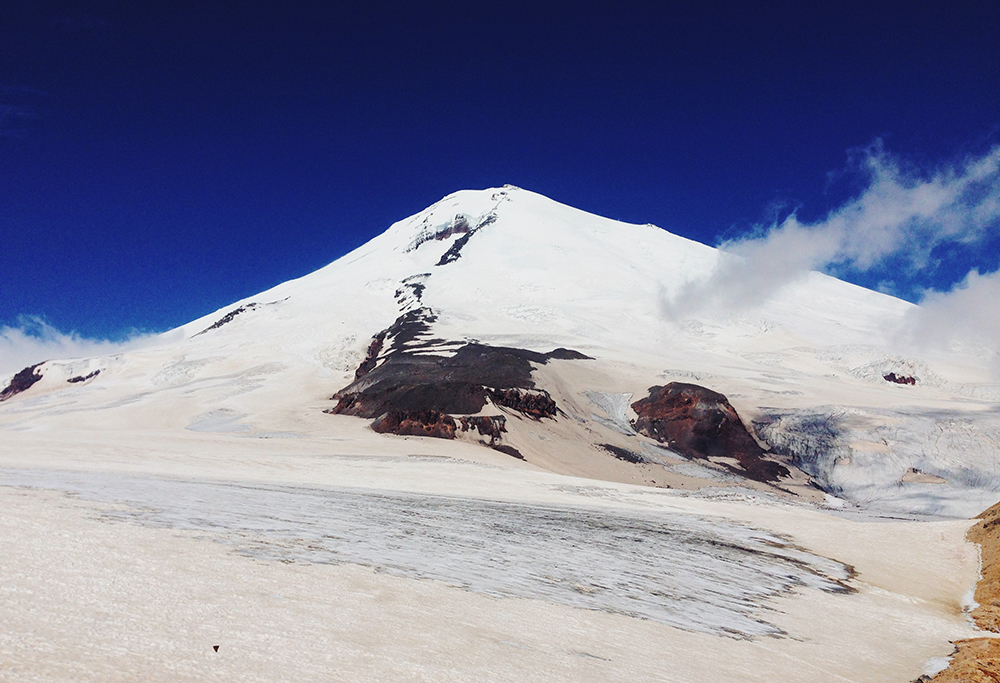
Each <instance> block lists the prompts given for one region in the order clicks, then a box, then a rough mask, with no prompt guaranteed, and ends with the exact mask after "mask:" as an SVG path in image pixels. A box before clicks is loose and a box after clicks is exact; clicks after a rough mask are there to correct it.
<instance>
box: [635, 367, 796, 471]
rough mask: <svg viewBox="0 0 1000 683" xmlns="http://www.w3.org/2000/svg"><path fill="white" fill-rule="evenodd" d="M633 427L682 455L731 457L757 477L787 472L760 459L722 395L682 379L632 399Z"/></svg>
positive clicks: (760, 453)
mask: <svg viewBox="0 0 1000 683" xmlns="http://www.w3.org/2000/svg"><path fill="white" fill-rule="evenodd" d="M632 409H633V410H634V411H635V412H636V415H638V419H636V421H635V430H636V431H637V432H639V433H641V434H645V435H646V436H649V437H651V438H653V439H656V440H657V441H659V442H661V443H665V444H667V446H668V447H670V448H671V449H672V450H674V451H676V452H678V453H680V454H681V455H684V456H686V457H688V458H701V459H707V458H711V457H726V458H735V459H736V460H737V461H738V462H739V465H740V469H739V470H737V471H738V472H739V473H740V474H742V475H744V476H746V477H748V478H750V479H754V480H756V481H762V482H773V481H776V480H777V479H778V478H779V477H782V476H788V474H789V472H788V469H787V468H785V467H784V466H783V465H781V464H780V463H777V462H773V461H771V460H766V459H765V457H764V450H763V449H762V448H761V447H760V445H758V443H757V442H756V441H755V440H754V438H753V437H752V436H751V435H750V433H749V432H748V431H747V429H746V427H745V426H744V425H743V422H742V421H741V420H740V417H739V415H737V413H736V410H735V409H734V408H733V406H732V405H730V403H729V401H728V399H726V397H725V396H724V395H722V394H720V393H718V392H715V391H712V390H711V389H706V388H705V387H702V386H698V385H697V384H686V383H683V382H671V383H670V384H668V385H666V386H654V387H650V389H649V396H648V397H647V398H644V399H641V400H639V401H636V402H635V403H633V404H632Z"/></svg>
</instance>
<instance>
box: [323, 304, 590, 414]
mask: <svg viewBox="0 0 1000 683" xmlns="http://www.w3.org/2000/svg"><path fill="white" fill-rule="evenodd" d="M410 322H412V321H410ZM407 324H408V323H404V324H403V327H404V328H406V325H407ZM390 329H391V328H390ZM406 332H407V334H409V335H411V336H415V335H414V334H413V328H412V327H409V328H406ZM393 346H394V347H397V350H396V351H394V352H391V353H389V354H388V356H387V357H386V358H385V359H384V360H383V362H382V363H381V364H380V365H378V366H377V367H375V368H374V369H371V370H369V371H367V372H366V373H364V374H363V375H362V376H361V377H360V378H359V379H356V380H355V381H354V382H352V383H351V384H349V385H348V386H346V387H344V388H343V389H341V390H340V391H339V392H337V393H336V394H335V395H334V396H333V398H334V399H337V400H338V404H337V406H336V407H335V408H334V409H332V410H331V411H330V412H332V413H335V414H346V415H357V416H358V417H367V418H374V417H379V416H381V415H382V414H384V413H386V412H388V411H390V410H404V411H412V410H436V411H440V412H444V413H458V414H466V415H470V414H475V413H478V412H479V411H480V410H482V409H483V407H484V406H485V405H486V401H487V399H488V398H489V399H494V400H495V402H496V403H497V404H498V405H501V406H504V407H508V408H510V409H511V410H515V411H517V412H521V413H523V414H525V415H529V416H531V417H535V418H540V417H551V416H552V415H555V413H556V411H557V410H558V407H557V406H556V405H555V402H554V401H553V400H552V399H551V397H549V396H548V394H546V393H544V392H535V391H530V390H533V389H534V388H535V383H534V380H532V378H531V371H532V365H531V364H532V363H538V364H540V365H544V364H545V363H547V362H548V361H549V360H550V359H552V358H558V357H564V355H565V351H564V350H563V351H555V352H553V353H552V354H546V353H538V352H535V351H528V350H526V349H515V348H508V347H499V346H487V345H484V344H474V343H468V344H465V345H463V346H461V347H459V348H458V350H457V351H456V352H455V353H454V355H452V356H438V355H432V354H427V353H413V352H412V351H413V349H406V347H405V345H404V344H400V342H399V337H396V338H395V339H394V340H393ZM399 346H402V347H403V348H402V349H399V348H398V347H399ZM553 354H555V355H553ZM581 355H582V354H581Z"/></svg>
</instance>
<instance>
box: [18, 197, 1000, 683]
mask: <svg viewBox="0 0 1000 683" xmlns="http://www.w3.org/2000/svg"><path fill="white" fill-rule="evenodd" d="M720 258H723V257H722V256H720V254H719V252H718V251H716V250H714V249H712V248H710V247H707V246H704V245H701V244H697V243H694V242H691V241H688V240H685V239H683V238H680V237H677V236H674V235H671V234H669V233H667V232H665V231H663V230H661V229H659V228H656V227H655V226H651V225H641V226H640V225H629V224H624V223H620V222H617V221H613V220H609V219H605V218H600V217H597V216H593V215H590V214H587V213H585V212H582V211H578V210H576V209H572V208H570V207H566V206H563V205H560V204H558V203H556V202H553V201H551V200H549V199H547V198H545V197H541V196H540V195H536V194H533V193H531V192H528V191H525V190H521V189H518V188H513V187H504V188H494V189H489V190H483V191H463V192H458V193H455V194H454V195H450V196H449V197H446V198H444V199H443V200H441V201H440V202H438V203H436V204H434V205H433V206H431V207H429V208H428V209H426V210H425V211H422V212H420V213H419V214H417V215H415V216H413V217H411V218H408V219H406V220H403V221H400V222H399V223H396V224H394V225H393V226H391V227H390V228H389V229H388V230H387V231H386V232H385V233H383V234H382V235H380V236H379V237H377V238H375V239H374V240H372V241H371V242H369V243H368V244H366V245H364V246H363V247H361V248H359V249H358V250H356V251H354V252H352V253H350V254H348V255H346V256H344V257H343V258H341V259H339V260H338V261H336V262H334V263H332V264H330V265H329V266H327V267H326V268H323V269H321V270H319V271H316V272H315V273H312V274H310V275H308V276H306V277H303V278H300V279H298V280H294V281H290V282H286V283H283V284H281V285H278V286H277V287H274V288H272V289H271V290H268V291H267V292H263V293H261V294H259V295H256V296H254V297H251V298H248V299H246V300H244V301H240V302H235V303H234V304H233V305H232V306H229V307H226V308H225V309H222V310H219V311H216V312H213V313H211V314H209V315H206V316H204V317H203V318H201V319H199V320H196V321H193V322H191V323H189V324H187V325H185V326H183V327H182V328H179V329H177V330H174V331H171V332H168V333H166V334H164V335H163V336H162V338H161V340H160V343H158V344H156V345H151V346H149V347H147V348H143V349H139V350H136V351H134V352H130V353H126V354H121V355H116V356H109V357H100V358H89V359H55V360H51V361H48V362H46V363H43V364H41V365H40V366H38V367H37V368H36V370H35V372H36V373H38V375H40V378H29V379H30V386H28V387H27V388H25V389H24V390H23V391H20V392H19V393H16V394H12V395H10V396H8V397H6V399H5V400H4V401H3V402H0V498H2V501H0V505H2V506H3V508H2V509H4V511H5V512H4V514H3V515H0V614H2V617H3V622H4V624H5V626H4V628H3V629H2V630H0V678H3V679H4V680H15V681H17V680H33V681H34V680H53V681H55V680H95V681H96V680H109V679H117V680H163V681H177V680H199V681H203V680H262V681H263V680H268V681H271V680H289V681H292V680H296V681H297V680H316V679H339V678H347V677H353V678H356V679H360V680H376V679H377V680H401V681H402V680H407V681H409V680H427V681H443V680H456V681H457V680H484V681H485V680H489V681H507V680H509V681H527V680H538V681H553V680H566V681H588V680H595V681H597V680H601V681H608V680H623V681H624V680H630V681H634V680H650V681H653V680H676V681H707V680H717V679H719V678H720V677H727V676H731V677H739V678H740V679H743V680H749V681H754V680H759V681H774V680H781V681H800V680H801V681H810V682H815V681H844V680H850V681H880V682H882V681H900V682H909V681H912V680H914V679H915V678H917V677H918V676H920V675H921V674H922V673H924V672H925V665H927V666H929V667H931V668H932V669H933V668H934V667H936V666H938V664H939V663H940V658H942V657H946V656H947V655H949V653H950V652H951V649H952V648H951V645H950V641H953V640H956V639H959V638H966V637H972V636H974V635H976V634H978V633H979V632H978V631H976V629H975V628H974V627H973V626H972V625H971V623H970V622H969V620H968V618H967V611H968V609H969V604H968V599H967V595H968V594H969V589H970V587H972V586H973V584H974V583H975V581H976V580H977V576H978V569H979V567H978V554H977V548H976V546H974V545H972V544H970V543H968V542H966V541H965V540H964V533H965V530H966V529H967V528H968V527H969V525H970V522H969V521H968V518H969V517H971V516H974V515H975V514H978V513H979V512H980V511H981V510H983V509H985V508H986V507H988V506H990V505H992V504H993V503H995V502H997V501H998V500H1000V474H998V464H997V463H998V455H1000V413H998V412H997V403H996V401H997V399H998V397H1000V386H998V385H997V384H996V383H995V382H993V380H992V379H991V376H990V375H989V370H988V362H989V358H988V357H987V356H986V355H984V353H983V352H982V350H979V349H973V348H953V349H932V348H930V347H922V346H920V345H918V344H915V343H914V342H913V341H912V340H908V339H906V338H905V337H904V335H902V333H901V331H902V330H905V329H906V325H907V320H908V316H910V315H912V313H913V309H914V307H913V306H912V305H911V304H908V303H906V302H903V301H900V300H898V299H894V298H892V297H889V296H886V295H883V294H879V293H876V292H871V291H867V290H864V289H861V288H858V287H855V286H853V285H849V284H846V283H844V282H841V281H838V280H836V279H834V278H830V277H827V276H824V275H820V274H817V273H813V274H810V275H808V276H806V277H804V278H802V279H801V280H799V281H797V282H796V283H794V284H793V285H791V286H789V287H787V288H785V289H784V290H782V291H780V292H779V293H778V294H777V295H776V296H775V297H773V298H772V299H770V300H768V301H766V302H764V303H762V304H760V305H757V306H754V307H748V308H746V309H745V310H741V311H739V312H738V313H734V312H731V311H730V312H725V311H722V310H721V309H717V308H712V307H707V308H704V309H690V310H683V311H681V310H678V308H677V306H676V305H675V303H676V302H677V301H679V299H677V298H676V296H677V294H678V293H679V292H682V291H684V288H685V287H686V286H688V285H690V284H692V283H697V282H699V281H701V280H703V279H704V278H706V277H707V276H708V275H709V274H710V273H711V272H712V270H713V268H714V267H715V266H716V264H717V263H718V261H719V259H720ZM380 333H381V340H379V337H378V335H379V334H380ZM470 343H472V344H479V345H487V346H489V347H509V348H510V349H514V350H515V351H517V350H522V351H524V352H525V353H526V352H532V353H534V354H535V355H537V354H548V353H549V352H552V351H553V350H554V349H560V348H561V349H570V350H573V351H575V352H579V353H577V354H575V355H573V354H569V355H566V354H563V355H560V354H555V355H553V357H552V358H551V359H549V360H547V361H545V362H544V363H542V362H533V364H532V365H531V368H532V372H531V381H532V382H533V384H534V388H532V389H531V391H533V392H535V393H534V394H532V396H535V397H537V396H539V395H540V392H544V394H545V396H547V397H548V398H550V399H551V400H552V401H554V404H555V405H556V406H557V408H558V410H557V412H556V413H555V414H554V415H553V416H551V417H543V418H542V419H535V417H532V416H531V415H529V414H528V413H526V412H525V411H524V410H520V409H519V408H517V407H513V408H512V407H510V406H505V405H502V404H500V403H497V401H496V400H494V399H489V400H487V401H486V404H485V406H484V408H483V409H482V410H481V411H480V412H479V413H478V414H476V415H474V416H473V417H479V418H490V419H494V418H495V419H498V420H499V419H501V418H502V420H504V421H505V422H504V425H505V431H504V432H503V434H502V435H500V439H499V443H500V444H501V445H503V446H504V447H506V449H507V450H505V451H501V450H495V449H492V448H489V447H488V445H489V443H488V442H489V441H490V439H488V438H486V437H484V436H483V435H482V432H480V433H477V432H476V431H475V430H471V431H462V430H459V429H455V428H454V427H453V428H452V429H453V431H454V432H455V436H456V438H454V439H443V438H428V437H423V436H412V435H410V436H401V435H394V434H377V433H375V432H374V431H372V429H371V426H370V423H371V420H370V419H364V418H361V417H354V416H352V415H350V414H330V412H336V411H335V410H333V409H334V408H335V407H336V406H338V400H331V397H332V396H334V394H337V393H338V392H340V391H341V390H342V389H344V388H345V387H348V386H349V385H351V384H352V382H354V381H355V379H356V378H359V377H362V376H364V372H375V371H376V370H377V369H378V368H383V369H384V368H385V367H387V364H388V363H399V362H410V363H411V364H414V365H412V367H414V368H416V367H419V368H422V370H421V372H424V371H427V372H429V370H427V368H433V367H434V366H435V363H436V361H435V359H439V358H455V357H457V356H458V355H459V352H460V350H461V349H462V348H464V347H465V346H466V345H467V344H470ZM518 352H520V351H518ZM582 356H586V357H585V358H584V357H582ZM531 357H535V356H531ZM407 359H409V360H407ZM414 359H422V360H420V361H419V362H420V363H423V364H422V365H420V364H417V360H414ZM511 362H512V363H514V361H511ZM514 365H516V363H514ZM514 365H512V366H511V367H512V368H513V367H514ZM403 367H409V366H405V365H404V366H403ZM442 367H444V366H442ZM510 372H514V370H510ZM889 373H893V374H892V377H895V378H897V379H902V380H903V381H904V383H897V382H893V381H887V380H886V379H885V377H886V376H887V375H889ZM400 374H401V375H403V376H405V375H406V373H405V372H403V371H401V372H400ZM373 376H374V375H373ZM23 378H28V375H24V376H22V379H23ZM910 379H912V383H909V380H910ZM10 380H11V378H0V385H2V386H7V385H8V382H9V381H10ZM441 381H442V382H443V381H444V380H441ZM668 382H687V383H695V384H699V385H702V386H704V387H707V388H709V389H712V390H714V391H716V392H721V393H723V394H725V396H726V397H727V398H728V400H729V401H730V402H731V403H732V405H733V407H734V408H735V409H736V410H737V412H738V413H739V415H740V417H741V418H742V420H743V422H744V424H746V425H747V426H749V427H751V428H752V429H753V432H754V435H755V437H756V438H757V440H758V441H759V442H760V443H761V444H762V445H764V446H766V447H767V448H768V449H769V455H768V457H773V458H776V459H780V462H782V463H785V464H786V465H787V466H788V468H789V471H790V475H789V476H788V477H787V478H783V479H781V480H779V481H774V482H767V481H759V480H751V479H747V478H745V476H744V475H743V474H741V470H740V468H739V467H738V463H737V461H736V460H735V459H734V458H731V457H725V456H724V455H723V456H715V455H713V456H712V457H706V458H695V457H689V456H685V455H682V454H681V453H680V452H678V451H677V450H675V449H673V448H671V447H670V444H666V443H657V442H656V441H654V440H653V439H652V438H650V437H649V436H646V435H643V434H639V433H637V432H636V428H637V427H640V426H638V425H634V424H633V422H632V421H633V420H634V419H635V418H636V414H635V412H634V411H633V409H632V408H631V405H632V403H633V402H635V401H637V400H639V399H641V398H644V397H646V396H647V394H648V391H649V388H650V387H652V386H655V385H663V384H667V383H668ZM22 383H24V382H23V381H22ZM463 386H464V385H463ZM0 388H2V387H0ZM491 388H492V387H486V389H491ZM480 389H483V387H480ZM456 391H457V390H456ZM515 393H516V392H515ZM417 394H419V392H417ZM401 395H402V394H401ZM408 395H409V394H408ZM419 395H423V394H419ZM489 395H490V396H496V394H489ZM339 400H340V401H341V402H343V401H344V399H343V397H341V398H340V399H339ZM352 400H353V399H352ZM407 400H409V399H407ZM325 411H326V412H325ZM458 417H461V416H458ZM466 417H468V416H467V415H466ZM420 419H429V418H427V416H426V415H424V416H423V417H421V418H420ZM435 419H436V418H435ZM435 424H436V427H435V428H436V429H438V430H439V431H441V430H444V431H447V430H446V429H445V427H446V426H447V425H446V423H444V422H437V423H435ZM442 425H444V426H442ZM418 426H419V425H418ZM493 439H494V440H495V439H496V436H494V437H493ZM494 445H496V444H494ZM213 645H220V648H219V650H218V652H215V651H214V650H213V648H212V646H213ZM928 663H929V664H928Z"/></svg>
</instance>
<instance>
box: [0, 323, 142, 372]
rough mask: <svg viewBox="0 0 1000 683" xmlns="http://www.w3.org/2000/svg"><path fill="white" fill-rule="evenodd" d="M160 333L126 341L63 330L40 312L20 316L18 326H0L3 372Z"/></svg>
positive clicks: (106, 350) (104, 351)
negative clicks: (38, 313)
mask: <svg viewBox="0 0 1000 683" xmlns="http://www.w3.org/2000/svg"><path fill="white" fill-rule="evenodd" d="M157 337H159V335H150V334H135V335H132V336H130V337H128V338H127V339H125V340H123V341H119V342H113V341H109V340H106V339H90V338H87V337H82V336H80V335H78V334H77V333H75V332H70V333H68V334H67V333H65V332H61V331H59V330H58V329H56V328H55V327H53V326H52V325H50V324H48V323H47V322H45V321H44V320H42V319H41V318H39V317H37V316H21V317H20V318H19V319H18V325H17V326H16V327H7V326H0V375H5V374H10V373H14V372H17V371H18V370H20V369H21V368H25V367H27V366H29V365H34V364H35V363H40V362H42V361H45V360H54V359H68V358H86V357H91V356H106V355H110V354H114V353H119V352H121V351H126V350H130V349H136V348H140V347H143V346H148V345H150V344H151V343H154V340H155V339H156V338H157Z"/></svg>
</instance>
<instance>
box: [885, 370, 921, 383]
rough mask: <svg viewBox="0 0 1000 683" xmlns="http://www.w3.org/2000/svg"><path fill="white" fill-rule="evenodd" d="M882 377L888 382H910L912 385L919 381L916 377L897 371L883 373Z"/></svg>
mask: <svg viewBox="0 0 1000 683" xmlns="http://www.w3.org/2000/svg"><path fill="white" fill-rule="evenodd" d="M882 379H884V380H885V381H886V382H892V383H894V384H909V385H911V386H913V385H915V384H916V383H917V378H916V377H907V376H905V375H897V374H896V373H895V372H890V373H889V374H888V375H882Z"/></svg>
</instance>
